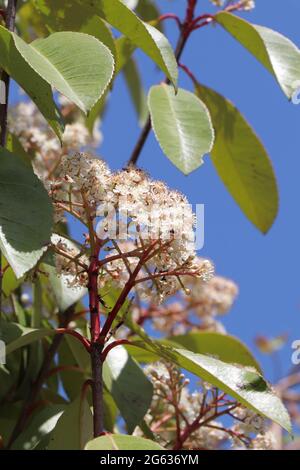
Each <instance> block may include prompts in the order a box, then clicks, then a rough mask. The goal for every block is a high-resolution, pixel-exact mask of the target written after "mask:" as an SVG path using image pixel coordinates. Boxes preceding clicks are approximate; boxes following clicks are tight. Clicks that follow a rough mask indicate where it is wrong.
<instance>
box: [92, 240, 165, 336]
mask: <svg viewBox="0 0 300 470" xmlns="http://www.w3.org/2000/svg"><path fill="white" fill-rule="evenodd" d="M156 243H157V241H155V242H154V243H152V244H151V245H150V247H148V249H147V250H146V251H145V252H144V253H143V256H142V257H141V259H140V261H139V262H138V264H137V266H136V268H135V270H134V271H133V273H132V275H131V276H130V278H129V279H128V281H127V283H126V284H125V287H124V289H123V290H122V292H121V294H120V295H119V297H118V299H117V301H116V303H115V305H114V307H113V309H112V311H111V312H110V314H109V315H108V317H107V319H106V322H105V323H104V326H103V329H102V331H101V335H100V337H99V343H100V344H104V343H105V339H106V336H107V335H108V333H109V331H110V329H111V326H112V324H113V322H114V320H115V318H116V316H117V314H118V312H119V310H120V308H121V307H122V306H123V304H124V302H125V301H126V299H127V296H128V294H129V292H130V291H131V289H132V288H133V287H134V284H135V280H136V277H137V275H138V273H139V271H140V269H141V267H142V265H143V263H144V261H145V260H146V259H147V257H148V256H149V254H150V252H151V250H152V249H153V247H154V246H155V245H156Z"/></svg>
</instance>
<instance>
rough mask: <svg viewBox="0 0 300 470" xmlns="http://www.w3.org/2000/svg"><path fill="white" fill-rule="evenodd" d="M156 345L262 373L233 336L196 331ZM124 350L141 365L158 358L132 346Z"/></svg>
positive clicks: (248, 353) (158, 342)
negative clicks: (207, 356)
mask: <svg viewBox="0 0 300 470" xmlns="http://www.w3.org/2000/svg"><path fill="white" fill-rule="evenodd" d="M157 344H162V345H166V346H172V347H175V348H176V347H178V345H179V346H183V347H184V348H186V349H188V350H189V351H192V352H194V353H200V354H208V355H210V356H213V357H215V358H216V359H220V360H221V361H223V362H228V363H229V364H239V365H243V366H248V367H254V368H255V369H256V370H257V371H258V372H259V373H262V370H261V367H260V365H259V364H258V362H257V361H256V359H255V358H254V356H253V355H252V353H251V352H250V351H249V349H248V348H247V347H246V346H245V345H244V344H243V343H242V342H241V341H240V340H239V339H238V338H235V337H234V336H230V335H223V334H221V333H215V332H207V331H198V332H195V333H194V332H191V333H187V334H185V335H176V336H170V337H168V338H166V339H161V340H157ZM126 349H127V350H128V351H129V352H130V354H132V356H133V357H134V358H135V359H136V360H137V361H138V362H141V363H148V362H154V361H157V360H158V358H159V356H158V355H157V354H153V353H152V352H150V351H148V350H147V351H146V350H143V349H140V348H136V347H132V346H126Z"/></svg>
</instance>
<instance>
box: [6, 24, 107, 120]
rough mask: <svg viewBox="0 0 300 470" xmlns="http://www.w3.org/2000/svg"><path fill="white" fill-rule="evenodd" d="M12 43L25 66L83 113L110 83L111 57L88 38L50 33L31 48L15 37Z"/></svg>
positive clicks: (70, 34)
mask: <svg viewBox="0 0 300 470" xmlns="http://www.w3.org/2000/svg"><path fill="white" fill-rule="evenodd" d="M14 40H15V44H16V47H17V49H18V51H19V52H20V54H21V55H22V56H23V58H24V59H25V60H26V61H27V62H28V64H29V65H30V66H31V67H32V68H33V69H34V70H35V71H36V72H37V73H38V74H39V75H40V76H41V77H42V78H43V79H44V80H46V81H47V82H48V83H49V84H50V85H51V86H53V87H54V88H56V89H57V90H58V91H59V92H60V93H62V94H63V95H65V96H66V97H67V98H69V99H70V100H71V101H73V102H74V103H75V104H76V105H77V106H78V107H79V108H80V109H82V111H83V112H85V113H87V112H88V111H89V110H90V109H91V108H92V107H93V105H94V104H95V103H96V101H97V100H98V99H99V98H100V97H101V95H102V94H103V93H104V91H105V89H106V88H107V86H108V84H109V82H110V81H111V78H112V75H113V71H114V59H113V56H112V54H111V52H110V51H109V49H108V48H107V47H106V46H105V45H104V44H102V43H101V42H100V41H98V40H97V39H96V38H94V37H93V36H91V35H89V34H83V33H74V32H70V31H67V32H59V33H53V34H51V35H50V36H48V37H47V38H46V39H36V40H35V41H33V42H32V43H31V44H27V43H25V42H24V41H23V40H22V39H21V38H20V37H18V36H17V35H14ZM75 58H76V60H74V59H75Z"/></svg>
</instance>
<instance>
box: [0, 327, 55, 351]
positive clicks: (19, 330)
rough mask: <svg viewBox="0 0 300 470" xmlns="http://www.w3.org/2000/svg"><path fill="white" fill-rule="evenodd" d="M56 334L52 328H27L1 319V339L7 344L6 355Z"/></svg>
mask: <svg viewBox="0 0 300 470" xmlns="http://www.w3.org/2000/svg"><path fill="white" fill-rule="evenodd" d="M53 334H55V330H51V329H50V328H41V329H35V328H26V327H24V326H21V325H19V324H18V323H11V322H7V321H5V320H1V319H0V339H1V340H2V341H4V343H5V344H6V354H7V355H8V354H11V353H12V352H14V351H16V350H17V349H20V348H22V347H23V346H27V345H28V344H31V343H33V342H35V341H38V340H39V339H42V338H45V337H46V336H50V335H53Z"/></svg>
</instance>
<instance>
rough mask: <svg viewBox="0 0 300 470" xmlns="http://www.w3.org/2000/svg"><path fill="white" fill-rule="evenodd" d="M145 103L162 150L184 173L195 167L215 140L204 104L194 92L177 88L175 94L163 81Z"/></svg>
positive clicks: (151, 91)
mask: <svg viewBox="0 0 300 470" xmlns="http://www.w3.org/2000/svg"><path fill="white" fill-rule="evenodd" d="M148 105H149V109H150V114H151V121H152V127H153V130H154V133H155V136H156V138H157V140H158V142H159V144H160V146H161V148H162V150H163V152H164V153H165V154H166V156H167V157H168V158H169V159H170V160H171V162H172V163H174V165H175V166H176V167H177V168H179V170H181V171H182V172H183V173H184V174H185V175H187V174H189V173H191V172H192V171H194V170H196V169H197V168H198V167H199V166H200V165H202V163H203V160H202V157H203V155H205V154H206V153H208V152H210V150H211V148H212V145H213V140H214V132H213V128H212V124H211V120H210V116H209V112H208V110H207V108H206V106H205V105H204V104H203V103H202V101H201V100H200V99H199V98H197V97H196V96H195V95H194V94H193V93H190V92H189V91H186V90H183V89H179V91H178V94H177V95H175V93H174V91H173V90H172V88H171V87H170V86H168V85H164V84H163V85H157V86H153V87H152V88H151V90H150V92H149V98H148Z"/></svg>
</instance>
